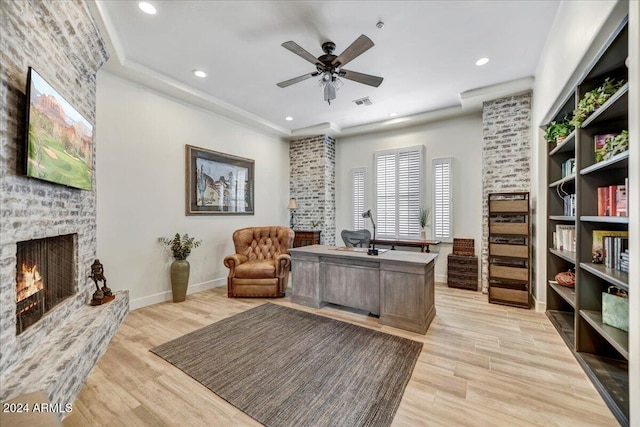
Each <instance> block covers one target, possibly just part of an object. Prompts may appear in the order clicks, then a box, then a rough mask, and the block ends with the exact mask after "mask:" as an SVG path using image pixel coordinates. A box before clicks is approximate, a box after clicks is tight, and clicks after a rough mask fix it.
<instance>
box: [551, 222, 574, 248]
mask: <svg viewBox="0 0 640 427" xmlns="http://www.w3.org/2000/svg"><path fill="white" fill-rule="evenodd" d="M554 235H555V241H554V247H555V248H556V249H557V250H559V251H568V252H575V251H576V226H575V225H569V224H556V231H555V233H554Z"/></svg>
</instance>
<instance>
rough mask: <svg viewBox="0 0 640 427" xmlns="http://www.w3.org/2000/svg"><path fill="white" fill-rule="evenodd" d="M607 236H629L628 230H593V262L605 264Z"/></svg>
mask: <svg viewBox="0 0 640 427" xmlns="http://www.w3.org/2000/svg"><path fill="white" fill-rule="evenodd" d="M605 236H607V237H629V232H628V231H626V230H625V231H614V230H593V232H592V240H591V262H593V263H595V264H603V263H604V261H605V258H604V238H605Z"/></svg>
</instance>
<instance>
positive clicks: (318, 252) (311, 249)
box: [288, 245, 438, 264]
mask: <svg viewBox="0 0 640 427" xmlns="http://www.w3.org/2000/svg"><path fill="white" fill-rule="evenodd" d="M350 249H353V250H345V249H344V247H338V246H326V245H311V246H304V247H301V248H291V249H289V250H288V251H289V252H290V253H291V255H292V256H293V258H295V257H296V256H322V257H334V258H351V259H353V258H356V259H360V260H366V261H375V262H396V263H408V264H429V263H430V262H432V261H434V260H435V259H436V258H437V257H438V254H434V253H422V252H408V251H386V252H381V253H380V255H368V254H367V250H366V248H350Z"/></svg>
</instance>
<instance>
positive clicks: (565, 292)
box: [549, 281, 576, 309]
mask: <svg viewBox="0 0 640 427" xmlns="http://www.w3.org/2000/svg"><path fill="white" fill-rule="evenodd" d="M549 286H550V287H551V288H552V289H553V290H554V291H556V293H557V294H558V295H560V297H562V299H563V300H565V301H566V302H567V303H569V305H570V306H571V307H573V308H574V309H575V308H576V291H575V289H574V288H567V287H565V286H560V285H558V284H555V283H553V282H552V281H549Z"/></svg>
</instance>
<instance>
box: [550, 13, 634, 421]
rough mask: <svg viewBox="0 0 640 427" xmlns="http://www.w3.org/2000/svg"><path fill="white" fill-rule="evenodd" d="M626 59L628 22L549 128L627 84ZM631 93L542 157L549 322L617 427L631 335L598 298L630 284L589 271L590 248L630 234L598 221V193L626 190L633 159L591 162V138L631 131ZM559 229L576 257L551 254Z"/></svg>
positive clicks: (617, 223) (599, 268)
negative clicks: (597, 235) (613, 86)
mask: <svg viewBox="0 0 640 427" xmlns="http://www.w3.org/2000/svg"><path fill="white" fill-rule="evenodd" d="M627 55H628V29H627V22H626V20H625V22H622V23H621V24H620V26H619V28H618V29H617V30H616V31H615V33H614V34H612V35H611V37H610V38H609V41H608V42H607V44H606V45H605V46H602V49H601V51H600V55H599V57H598V59H597V60H596V61H595V62H594V63H593V64H591V65H590V66H589V67H588V69H586V70H584V73H583V74H582V75H583V77H582V79H581V81H580V82H579V83H578V84H577V86H576V87H575V88H574V90H573V91H572V92H571V94H570V95H569V96H568V97H567V98H565V99H563V100H559V101H558V102H556V104H555V105H556V108H555V110H554V111H555V113H553V114H551V115H550V117H551V120H550V121H549V122H551V121H553V120H556V121H557V120H561V119H563V118H564V117H566V116H567V115H569V117H571V115H572V112H573V110H574V109H575V108H576V106H577V105H578V103H579V101H580V99H581V97H582V96H584V94H585V93H587V92H588V91H590V90H592V89H594V88H597V87H599V86H600V85H601V84H602V82H604V80H605V79H606V78H611V79H614V80H616V81H618V80H625V81H628V71H627V69H626V67H625V64H624V61H625V59H626V57H627ZM629 90H630V89H629V84H628V83H625V84H624V85H623V86H622V87H621V88H620V89H619V90H618V91H617V92H616V93H615V94H613V95H612V96H611V97H610V98H609V99H608V100H607V101H606V102H605V103H604V104H603V105H602V106H600V107H599V108H598V109H597V110H596V111H595V112H593V113H592V114H591V115H590V116H589V117H587V118H586V119H585V120H584V122H583V123H582V125H581V126H580V127H579V128H576V129H575V130H574V131H573V132H572V133H571V134H570V135H569V137H567V139H565V141H563V142H562V143H561V144H559V145H558V144H556V143H555V142H549V143H548V150H547V152H548V156H547V183H548V184H547V187H548V190H547V244H548V250H547V282H548V285H547V316H548V317H549V319H550V320H551V323H552V324H553V325H554V326H555V328H556V329H557V331H558V333H559V334H560V336H561V337H562V339H563V340H564V341H565V343H566V344H567V346H568V347H569V348H570V349H571V351H572V352H573V354H574V355H575V357H576V359H577V360H578V362H579V363H580V365H581V366H582V368H583V369H584V371H585V373H586V374H587V376H588V377H589V378H590V380H591V381H592V382H593V384H594V386H595V388H596V389H597V390H598V392H599V393H600V394H601V396H602V397H603V399H604V401H605V402H606V403H607V405H608V406H609V408H610V409H611V411H612V413H613V414H614V415H615V417H616V418H617V420H618V422H619V423H620V424H621V425H622V426H628V425H629V373H628V359H629V342H628V341H629V333H627V332H626V331H623V330H621V329H618V328H615V327H613V326H609V325H607V324H605V323H604V322H603V316H602V293H603V292H607V289H608V288H609V286H616V287H618V288H620V289H623V290H628V289H629V276H628V274H627V273H624V272H622V271H620V270H616V269H614V268H609V267H605V266H604V265H603V264H596V263H593V262H592V261H593V260H592V244H593V242H592V240H593V234H594V233H593V232H594V230H611V231H615V232H620V231H628V227H629V218H628V217H622V216H598V215H597V213H598V187H608V186H611V185H621V184H624V180H625V177H627V176H628V165H629V163H630V162H631V161H633V159H631V158H630V154H629V152H628V151H625V152H622V153H618V154H616V155H615V156H613V157H611V158H609V159H606V160H602V161H599V162H596V160H599V159H596V155H595V144H594V136H595V135H604V134H616V133H620V131H622V130H627V129H629V127H628V100H629ZM543 130H544V127H543ZM569 159H575V166H576V171H577V173H576V174H575V175H573V174H572V175H569V176H563V175H562V172H563V170H566V168H563V164H565V163H566V162H567V161H568V160H569ZM636 161H637V160H636ZM566 194H575V200H576V205H575V211H576V212H575V216H573V215H571V216H568V215H567V212H566V211H565V209H564V203H565V201H564V199H563V197H564V196H565V195H566ZM558 225H573V226H575V240H576V242H575V243H576V248H577V251H576V252H569V251H566V250H559V249H556V248H555V247H554V236H553V234H554V232H555V231H556V227H557V226H558ZM558 229H559V230H562V228H558ZM567 270H573V271H575V274H576V283H575V289H571V288H566V287H563V286H560V285H558V284H557V283H556V282H555V281H554V278H555V275H556V274H557V273H559V272H562V271H567Z"/></svg>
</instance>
